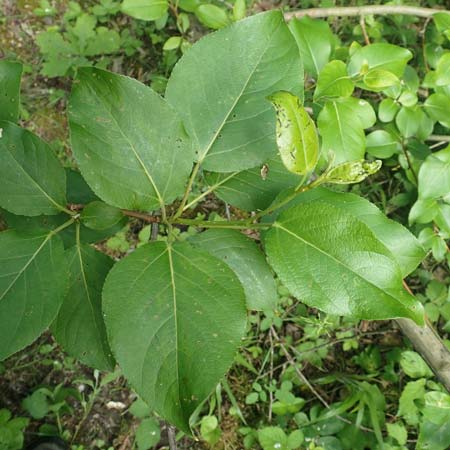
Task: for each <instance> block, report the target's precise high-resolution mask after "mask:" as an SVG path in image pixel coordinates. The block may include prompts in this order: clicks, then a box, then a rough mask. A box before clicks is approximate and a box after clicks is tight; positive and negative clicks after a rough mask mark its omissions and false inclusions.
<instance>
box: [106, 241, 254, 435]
mask: <svg viewBox="0 0 450 450" xmlns="http://www.w3.org/2000/svg"><path fill="white" fill-rule="evenodd" d="M103 310H104V314H105V321H106V327H107V330H108V336H109V342H110V344H111V348H112V350H113V352H114V354H115V356H116V358H117V361H118V362H119V364H120V366H121V367H122V370H123V372H124V374H125V375H126V377H127V378H128V380H129V381H130V383H131V384H132V386H133V387H134V388H135V389H136V391H137V392H138V394H139V395H140V396H141V397H142V398H143V399H144V400H145V401H146V402H147V403H148V404H149V405H150V406H151V408H152V409H154V410H155V411H157V412H158V413H159V414H160V415H161V416H163V417H164V418H165V419H167V420H169V421H170V422H171V423H173V424H175V425H176V426H177V427H178V428H179V429H180V430H183V431H184V432H187V433H190V429H189V417H190V416H191V414H192V413H193V411H194V410H195V408H196V407H197V406H198V405H199V404H200V403H201V402H202V401H203V400H204V399H205V398H206V397H207V396H208V395H209V394H210V392H211V390H212V389H213V388H214V386H215V385H216V383H218V382H219V380H220V378H221V377H222V376H223V375H224V373H225V372H226V370H227V369H228V367H229V366H230V364H231V362H232V361H233V357H234V354H235V351H236V349H237V348H238V346H239V343H240V339H241V337H242V335H243V334H244V331H245V326H246V325H245V324H246V308H245V296H244V291H243V289H242V286H241V284H240V282H239V280H238V278H237V277H236V275H235V274H234V273H233V272H232V270H231V269H230V268H229V267H228V266H227V265H226V264H225V263H223V262H222V261H220V260H219V259H217V258H214V257H213V256H211V255H210V254H209V253H207V252H204V251H201V250H197V249H195V248H193V247H191V246H190V245H189V244H188V243H186V242H184V243H176V244H174V245H173V246H168V245H167V244H166V243H165V242H152V243H149V244H146V245H144V246H142V247H140V248H139V249H138V250H136V251H135V252H134V253H132V254H131V255H130V256H128V257H127V258H125V259H123V260H122V261H120V262H119V263H118V264H116V266H115V267H114V268H113V269H112V270H111V272H110V274H109V275H108V277H107V278H106V283H105V286H104V289H103Z"/></svg>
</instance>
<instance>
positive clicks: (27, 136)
mask: <svg viewBox="0 0 450 450" xmlns="http://www.w3.org/2000/svg"><path fill="white" fill-rule="evenodd" d="M0 129H2V131H1V137H0V180H1V183H2V186H1V189H0V206H1V207H2V208H5V209H6V210H8V211H10V212H12V213H14V214H21V215H25V216H38V215H40V214H46V215H53V214H58V213H60V212H61V211H62V210H64V209H65V206H66V195H65V191H66V175H65V172H64V169H63V168H62V166H61V164H60V163H59V161H58V159H57V158H56V156H55V155H54V154H53V152H52V150H51V149H50V147H49V146H48V145H47V144H46V143H45V142H44V141H42V140H41V139H39V138H38V137H37V136H36V135H34V134H33V133H31V132H30V131H27V130H24V129H22V128H20V127H18V126H17V125H13V124H12V123H8V122H0Z"/></svg>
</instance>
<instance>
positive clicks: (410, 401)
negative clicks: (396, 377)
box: [398, 378, 426, 425]
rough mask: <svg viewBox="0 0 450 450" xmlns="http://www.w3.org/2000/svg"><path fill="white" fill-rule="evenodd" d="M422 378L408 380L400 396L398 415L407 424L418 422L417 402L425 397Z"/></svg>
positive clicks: (424, 381)
mask: <svg viewBox="0 0 450 450" xmlns="http://www.w3.org/2000/svg"><path fill="white" fill-rule="evenodd" d="M425 383H426V380H425V379H424V378H422V379H420V380H417V381H410V382H409V383H407V384H406V386H405V388H404V389H403V392H402V395H401V396H400V401H399V409H398V415H399V416H400V417H403V419H404V420H405V422H406V423H407V424H408V425H417V424H418V423H419V408H418V406H417V405H418V404H420V403H419V402H422V401H424V398H425Z"/></svg>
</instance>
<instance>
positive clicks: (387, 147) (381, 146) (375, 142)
mask: <svg viewBox="0 0 450 450" xmlns="http://www.w3.org/2000/svg"><path fill="white" fill-rule="evenodd" d="M366 146H367V147H366V150H367V153H369V155H372V156H374V157H375V158H383V159H385V158H390V157H391V156H392V155H394V154H395V153H397V152H398V151H399V150H401V145H400V142H398V140H397V139H396V138H395V136H393V135H392V134H391V133H389V132H388V131H384V130H376V131H374V132H372V133H370V134H368V135H367V136H366Z"/></svg>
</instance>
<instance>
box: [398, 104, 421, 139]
mask: <svg viewBox="0 0 450 450" xmlns="http://www.w3.org/2000/svg"><path fill="white" fill-rule="evenodd" d="M425 117H426V116H425V114H424V112H423V111H422V109H420V108H419V107H417V106H416V107H413V108H407V107H402V108H401V109H400V111H399V113H398V114H397V116H396V117H395V124H396V125H397V128H398V130H399V131H400V133H401V134H402V135H403V136H404V137H411V136H415V135H417V133H418V132H419V129H420V124H421V122H422V121H423V120H424V119H425Z"/></svg>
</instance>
